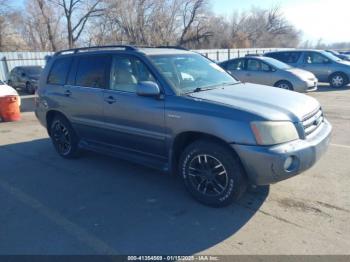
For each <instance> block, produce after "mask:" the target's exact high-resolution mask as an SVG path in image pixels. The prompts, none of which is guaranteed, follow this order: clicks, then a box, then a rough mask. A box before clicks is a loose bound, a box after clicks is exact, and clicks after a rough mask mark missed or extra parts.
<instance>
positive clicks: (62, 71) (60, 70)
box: [47, 57, 72, 85]
mask: <svg viewBox="0 0 350 262" xmlns="http://www.w3.org/2000/svg"><path fill="white" fill-rule="evenodd" d="M71 63H72V58H70V57H66V58H59V59H57V60H56V61H54V63H53V65H52V68H51V71H50V73H49V76H48V78H47V83H48V84H51V85H64V84H65V83H66V80H67V75H68V72H69V69H70V65H71Z"/></svg>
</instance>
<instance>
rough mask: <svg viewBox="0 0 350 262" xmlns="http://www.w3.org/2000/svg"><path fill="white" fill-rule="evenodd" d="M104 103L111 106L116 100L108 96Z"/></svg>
mask: <svg viewBox="0 0 350 262" xmlns="http://www.w3.org/2000/svg"><path fill="white" fill-rule="evenodd" d="M105 101H106V102H107V103H108V104H113V103H115V102H117V100H116V99H115V98H114V96H108V97H106V98H105Z"/></svg>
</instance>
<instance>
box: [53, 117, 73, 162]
mask: <svg viewBox="0 0 350 262" xmlns="http://www.w3.org/2000/svg"><path fill="white" fill-rule="evenodd" d="M57 123H60V124H61V125H63V126H64V127H65V128H67V130H68V133H69V138H70V142H71V148H70V151H69V152H68V153H66V154H62V153H61V152H60V150H59V148H58V146H57V144H56V142H55V140H54V138H53V137H52V134H53V128H54V127H55V125H56V124H57ZM50 133H51V141H52V144H53V145H54V147H55V149H56V151H57V153H58V154H59V155H60V156H62V157H63V158H68V159H69V158H75V157H77V155H78V151H79V148H78V144H79V139H78V136H77V135H76V133H75V131H74V129H73V128H72V126H71V124H70V123H69V121H68V120H66V119H65V118H64V117H61V116H57V117H55V118H54V120H53V121H52V123H51V126H50Z"/></svg>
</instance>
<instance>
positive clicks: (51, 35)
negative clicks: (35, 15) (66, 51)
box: [35, 0, 59, 51]
mask: <svg viewBox="0 0 350 262" xmlns="http://www.w3.org/2000/svg"><path fill="white" fill-rule="evenodd" d="M35 1H36V3H37V5H38V7H39V10H40V13H41V16H42V17H43V21H44V23H45V27H46V30H47V36H48V40H49V42H50V45H51V50H52V51H57V44H56V37H55V31H54V27H55V26H54V24H57V23H58V22H59V19H55V18H54V16H53V12H52V9H51V8H50V7H49V5H48V3H47V2H46V1H45V0H35Z"/></svg>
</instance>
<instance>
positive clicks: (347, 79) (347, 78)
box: [328, 71, 349, 82]
mask: <svg viewBox="0 0 350 262" xmlns="http://www.w3.org/2000/svg"><path fill="white" fill-rule="evenodd" d="M336 74H339V75H342V76H344V78H345V80H346V82H349V77H348V76H347V75H346V74H345V73H343V72H340V71H339V72H334V73H332V74H331V75H330V76H329V79H328V81H331V79H332V77H333V76H334V75H336Z"/></svg>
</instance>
